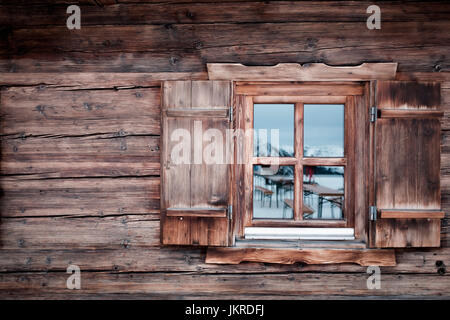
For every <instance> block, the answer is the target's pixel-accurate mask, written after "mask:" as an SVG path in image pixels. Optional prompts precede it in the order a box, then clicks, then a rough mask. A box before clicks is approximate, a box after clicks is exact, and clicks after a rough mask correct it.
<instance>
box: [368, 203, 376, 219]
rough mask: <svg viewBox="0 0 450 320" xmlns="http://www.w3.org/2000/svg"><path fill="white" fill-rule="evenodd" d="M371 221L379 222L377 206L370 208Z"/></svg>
mask: <svg viewBox="0 0 450 320" xmlns="http://www.w3.org/2000/svg"><path fill="white" fill-rule="evenodd" d="M369 220H370V221H376V220H377V206H370V207H369Z"/></svg>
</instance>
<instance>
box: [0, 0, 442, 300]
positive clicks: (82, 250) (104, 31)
mask: <svg viewBox="0 0 450 320" xmlns="http://www.w3.org/2000/svg"><path fill="white" fill-rule="evenodd" d="M68 4H73V2H72V1H64V0H58V1H37V0H36V1H17V0H15V1H12V0H5V1H0V72H1V75H0V85H1V96H0V99H1V100H0V115H1V129H0V130H1V132H0V133H1V162H0V168H1V177H0V187H1V204H0V210H1V224H0V241H1V243H0V245H1V250H0V298H17V297H20V298H66V299H67V298H178V299H180V298H181V299H186V298H192V299H195V298H250V299H251V298H254V299H264V298H274V297H275V298H295V299H301V298H309V299H311V298H317V299H323V298H326V297H329V296H332V297H335V298H345V297H347V298H348V297H374V296H376V297H383V298H392V297H409V298H417V297H424V298H442V297H449V296H450V278H449V272H448V270H446V265H447V266H450V230H449V229H448V219H449V217H450V74H449V72H450V60H449V53H450V51H449V50H450V33H449V32H448V30H449V29H450V4H449V3H448V2H447V1H442V2H441V1H423V2H415V1H414V2H401V3H399V2H394V1H383V2H379V3H377V4H378V5H379V6H380V8H381V12H382V15H381V30H368V29H367V27H366V19H367V17H368V14H366V8H367V7H368V6H369V5H371V4H373V3H372V2H346V1H339V2H338V1H335V2H319V1H317V2H309V1H308V2H306V1H305V2H290V1H285V2H278V1H274V2H262V1H252V2H246V3H243V2H237V1H236V2H235V1H226V2H223V3H211V2H205V1H179V2H178V1H175V0H171V1H164V0H160V1H158V2H152V1H131V2H129V1H122V0H118V1H117V0H116V1H105V0H95V1H88V0H85V1H82V2H81V4H80V6H81V17H82V18H81V30H68V29H67V28H66V26H65V21H66V18H67V16H68V15H67V14H66V9H67V6H68ZM391 61H393V62H398V63H399V65H398V78H399V79H402V80H403V79H418V80H440V81H442V89H441V90H442V92H441V94H442V108H443V110H444V112H445V116H444V118H443V120H442V158H441V166H442V168H441V185H442V209H443V210H444V211H445V212H446V218H445V219H444V220H443V222H442V233H441V248H439V249H420V250H413V249H411V250H397V266H396V267H383V268H381V272H382V278H381V279H382V286H381V289H378V290H368V289H367V287H366V280H367V277H368V274H367V273H366V268H365V267H360V266H357V265H352V264H343V265H303V264H294V265H277V264H262V263H241V264H239V265H215V264H205V263H204V260H205V249H202V248H189V247H184V248H183V247H182V248H179V247H178V248H174V247H161V246H160V239H159V237H160V228H159V203H160V202H159V194H160V193H159V190H160V165H159V163H160V94H161V93H160V81H161V80H164V79H205V78H206V77H207V75H206V73H205V71H206V65H205V64H206V63H207V62H235V63H244V64H251V65H271V64H276V63H279V62H298V63H305V62H324V63H327V64H331V65H345V64H352V65H356V64H360V63H362V62H391ZM69 264H75V265H78V266H79V267H80V268H81V281H82V282H81V290H68V289H67V288H66V280H67V278H68V276H69V275H68V274H67V273H66V268H67V267H68V265H69ZM324 284H326V285H324Z"/></svg>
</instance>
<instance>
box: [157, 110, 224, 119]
mask: <svg viewBox="0 0 450 320" xmlns="http://www.w3.org/2000/svg"><path fill="white" fill-rule="evenodd" d="M229 111H230V109H229V108H228V107H227V108H225V107H224V108H220V109H219V108H217V109H180V108H176V109H171V108H168V109H166V110H164V111H163V112H164V113H165V114H166V115H167V117H194V118H210V117H211V118H227V117H229Z"/></svg>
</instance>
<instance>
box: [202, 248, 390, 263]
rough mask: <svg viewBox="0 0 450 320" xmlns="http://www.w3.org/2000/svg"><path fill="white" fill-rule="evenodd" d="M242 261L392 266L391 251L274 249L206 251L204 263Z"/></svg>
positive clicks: (211, 249) (210, 249)
mask: <svg viewBox="0 0 450 320" xmlns="http://www.w3.org/2000/svg"><path fill="white" fill-rule="evenodd" d="M243 261H248V262H265V263H280V264H293V263H295V262H303V263H306V264H336V263H356V264H359V265H361V266H395V265H396V261H395V251H394V250H391V249H324V248H317V249H309V248H308V249H279V248H277V249H275V248H273V249H272V248H208V251H207V254H206V263H216V264H239V263H241V262H243Z"/></svg>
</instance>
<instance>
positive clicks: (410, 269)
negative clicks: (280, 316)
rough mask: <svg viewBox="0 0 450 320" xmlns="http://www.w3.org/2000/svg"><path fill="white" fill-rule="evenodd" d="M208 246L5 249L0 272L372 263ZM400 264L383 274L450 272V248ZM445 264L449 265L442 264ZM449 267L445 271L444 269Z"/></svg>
mask: <svg viewBox="0 0 450 320" xmlns="http://www.w3.org/2000/svg"><path fill="white" fill-rule="evenodd" d="M205 250H206V249H204V248H193V247H146V248H145V254H142V252H143V249H142V248H141V247H137V248H136V247H134V246H129V247H127V248H125V247H121V248H114V247H109V248H94V249H83V248H81V249H76V248H60V249H57V250H55V249H52V248H50V249H41V248H35V249H28V248H19V249H2V250H0V272H14V271H16V272H32V271H39V270H42V271H65V270H66V268H67V266H68V265H69V264H76V265H78V266H80V268H81V270H91V271H113V272H197V273H216V274H220V273H243V274H252V273H262V272H264V273H280V272H306V273H308V272H352V273H353V272H358V273H365V272H366V269H367V268H366V267H362V266H359V265H357V264H347V263H344V264H331V265H326V264H325V265H324V264H321V265H316V264H303V263H295V264H292V265H287V264H271V263H258V262H242V263H240V264H236V265H223V264H212V263H205ZM396 251H397V252H396V261H397V265H396V266H395V267H381V271H382V273H383V274H398V273H401V274H405V273H406V274H407V273H417V274H438V272H439V269H440V268H443V270H441V273H440V275H442V276H449V275H450V273H449V272H446V266H445V264H446V263H447V262H448V261H450V260H449V259H450V249H449V248H440V249H439V248H437V249H436V248H434V249H425V250H424V249H421V250H417V249H409V250H399V249H397V250H396ZM441 263H443V264H441ZM442 271H445V272H442Z"/></svg>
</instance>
